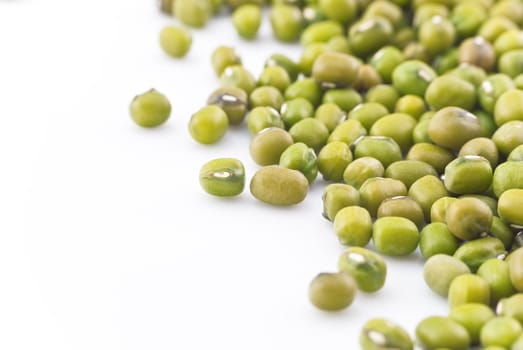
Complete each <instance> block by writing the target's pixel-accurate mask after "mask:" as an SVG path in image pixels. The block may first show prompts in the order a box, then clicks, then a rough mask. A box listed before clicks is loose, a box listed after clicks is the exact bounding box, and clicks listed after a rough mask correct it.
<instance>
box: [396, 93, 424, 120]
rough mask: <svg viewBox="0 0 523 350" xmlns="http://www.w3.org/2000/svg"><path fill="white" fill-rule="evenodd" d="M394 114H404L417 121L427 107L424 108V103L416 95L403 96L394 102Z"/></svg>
mask: <svg viewBox="0 0 523 350" xmlns="http://www.w3.org/2000/svg"><path fill="white" fill-rule="evenodd" d="M394 112H396V113H406V114H408V115H410V116H412V117H413V118H414V119H416V120H419V118H420V117H421V116H422V115H423V114H424V113H425V112H427V107H426V106H425V101H424V100H423V99H422V98H421V97H419V96H416V95H405V96H402V97H400V98H399V99H398V100H397V101H396V106H395V107H394Z"/></svg>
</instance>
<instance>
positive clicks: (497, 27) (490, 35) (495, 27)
mask: <svg viewBox="0 0 523 350" xmlns="http://www.w3.org/2000/svg"><path fill="white" fill-rule="evenodd" d="M513 29H518V26H517V25H516V24H515V23H514V22H512V21H511V20H510V19H508V18H506V17H491V18H489V19H487V20H486V21H485V22H484V23H483V25H482V26H481V27H480V28H479V31H478V35H480V36H481V37H483V38H485V39H486V40H488V41H489V42H490V43H491V44H494V42H495V41H496V39H497V38H498V37H499V36H500V35H501V34H503V33H505V32H507V31H510V30H513Z"/></svg>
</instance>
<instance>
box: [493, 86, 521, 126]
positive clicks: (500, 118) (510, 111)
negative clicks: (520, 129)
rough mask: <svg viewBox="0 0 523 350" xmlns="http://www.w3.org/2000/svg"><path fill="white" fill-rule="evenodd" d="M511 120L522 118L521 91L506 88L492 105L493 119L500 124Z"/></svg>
mask: <svg viewBox="0 0 523 350" xmlns="http://www.w3.org/2000/svg"><path fill="white" fill-rule="evenodd" d="M511 120H523V91H521V90H515V89H514V90H508V91H505V92H504V93H503V94H501V96H499V97H498V99H497V101H496V104H495V105H494V121H495V122H496V125H497V126H501V125H503V124H505V123H507V122H509V121H511Z"/></svg>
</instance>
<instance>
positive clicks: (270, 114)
mask: <svg viewBox="0 0 523 350" xmlns="http://www.w3.org/2000/svg"><path fill="white" fill-rule="evenodd" d="M270 127H276V128H280V129H283V128H284V124H283V120H282V118H281V116H280V114H279V113H278V111H277V110H275V109H274V108H272V107H255V108H253V109H251V111H250V112H249V114H248V115H247V129H248V130H249V132H250V134H251V135H252V136H254V135H256V134H258V133H259V132H260V131H262V130H263V129H266V128H270Z"/></svg>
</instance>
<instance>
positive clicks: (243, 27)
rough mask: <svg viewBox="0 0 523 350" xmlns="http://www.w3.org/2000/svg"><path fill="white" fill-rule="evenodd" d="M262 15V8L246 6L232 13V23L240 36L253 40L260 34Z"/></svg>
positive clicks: (251, 5)
mask: <svg viewBox="0 0 523 350" xmlns="http://www.w3.org/2000/svg"><path fill="white" fill-rule="evenodd" d="M261 19H262V13H261V8H260V6H257V5H253V4H244V5H241V6H239V7H238V8H236V9H235V10H234V12H233V13H232V23H233V25H234V28H235V29H236V32H237V33H238V35H239V36H241V37H242V38H244V39H247V40H252V39H254V38H255V37H256V35H257V34H258V29H259V28H260V25H261Z"/></svg>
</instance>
